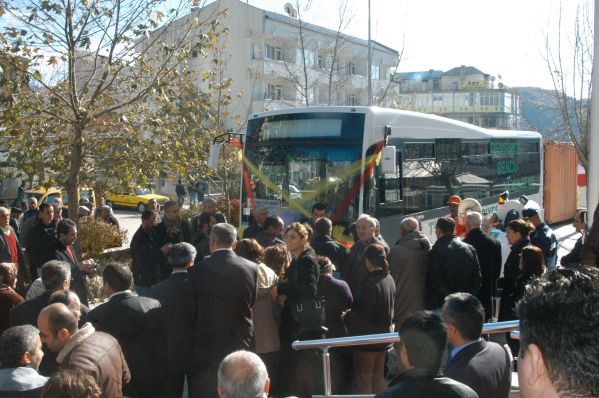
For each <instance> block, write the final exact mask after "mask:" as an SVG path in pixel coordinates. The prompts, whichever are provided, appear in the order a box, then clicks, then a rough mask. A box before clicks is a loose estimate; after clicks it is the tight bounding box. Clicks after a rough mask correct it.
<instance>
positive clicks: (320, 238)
mask: <svg viewBox="0 0 599 398" xmlns="http://www.w3.org/2000/svg"><path fill="white" fill-rule="evenodd" d="M332 230H333V223H332V222H331V220H329V219H328V218H326V217H322V218H319V219H318V220H316V222H315V223H314V237H313V238H312V241H311V242H310V246H312V249H314V252H315V253H316V254H318V255H319V256H325V257H328V258H329V260H331V261H332V262H333V264H335V267H336V268H337V269H341V268H343V267H344V265H345V260H346V259H347V251H346V250H345V248H344V247H343V246H341V245H340V244H339V243H337V242H336V241H335V239H333V238H331V231H332Z"/></svg>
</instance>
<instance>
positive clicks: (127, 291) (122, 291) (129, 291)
mask: <svg viewBox="0 0 599 398" xmlns="http://www.w3.org/2000/svg"><path fill="white" fill-rule="evenodd" d="M125 293H129V294H131V290H121V291H120V292H114V293H112V294H111V295H110V297H108V301H110V300H112V298H113V297H114V296H118V295H119V294H125Z"/></svg>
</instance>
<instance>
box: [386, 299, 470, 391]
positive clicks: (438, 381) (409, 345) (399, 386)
mask: <svg viewBox="0 0 599 398" xmlns="http://www.w3.org/2000/svg"><path fill="white" fill-rule="evenodd" d="M399 335H400V336H401V344H400V349H399V352H398V353H397V355H399V357H400V360H401V362H402V366H403V368H405V369H406V371H404V372H402V373H400V374H399V375H398V376H397V377H395V378H394V379H393V380H391V383H389V387H388V388H387V389H386V390H385V391H384V392H382V393H381V394H379V395H377V396H376V397H377V398H411V397H426V398H477V397H478V395H477V394H476V393H475V392H474V391H473V390H472V389H471V388H470V387H468V386H466V385H464V384H462V383H460V382H457V381H455V380H452V379H450V378H449V377H444V376H442V375H440V374H439V367H440V365H441V357H442V356H443V350H444V349H445V341H446V339H447V328H446V327H445V325H443V322H441V319H440V318H439V315H437V314H435V313H434V312H432V311H418V312H416V313H415V314H413V315H410V316H409V317H407V318H406V319H405V321H404V322H403V323H402V325H401V328H400V329H399Z"/></svg>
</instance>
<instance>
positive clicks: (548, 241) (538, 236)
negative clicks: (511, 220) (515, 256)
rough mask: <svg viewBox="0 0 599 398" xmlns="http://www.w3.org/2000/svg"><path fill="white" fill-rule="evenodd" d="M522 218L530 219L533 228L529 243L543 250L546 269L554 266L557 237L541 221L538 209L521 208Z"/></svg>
mask: <svg viewBox="0 0 599 398" xmlns="http://www.w3.org/2000/svg"><path fill="white" fill-rule="evenodd" d="M522 218H523V219H525V220H527V221H530V222H531V223H532V225H534V226H535V230H534V231H533V233H532V234H530V243H531V244H532V245H535V246H536V247H538V248H539V249H541V250H543V254H544V255H545V265H546V266H547V269H551V268H555V265H556V263H557V238H556V237H555V233H554V232H553V230H552V229H551V228H549V226H548V225H547V224H545V223H544V222H542V221H541V217H540V216H539V211H538V210H537V209H534V208H528V209H524V210H522Z"/></svg>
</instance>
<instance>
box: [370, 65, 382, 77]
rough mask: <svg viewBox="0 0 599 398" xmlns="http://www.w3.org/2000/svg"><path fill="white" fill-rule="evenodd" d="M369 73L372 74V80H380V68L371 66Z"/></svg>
mask: <svg viewBox="0 0 599 398" xmlns="http://www.w3.org/2000/svg"><path fill="white" fill-rule="evenodd" d="M370 71H371V72H372V78H373V79H380V78H381V68H380V67H379V66H378V65H371V69H370Z"/></svg>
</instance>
